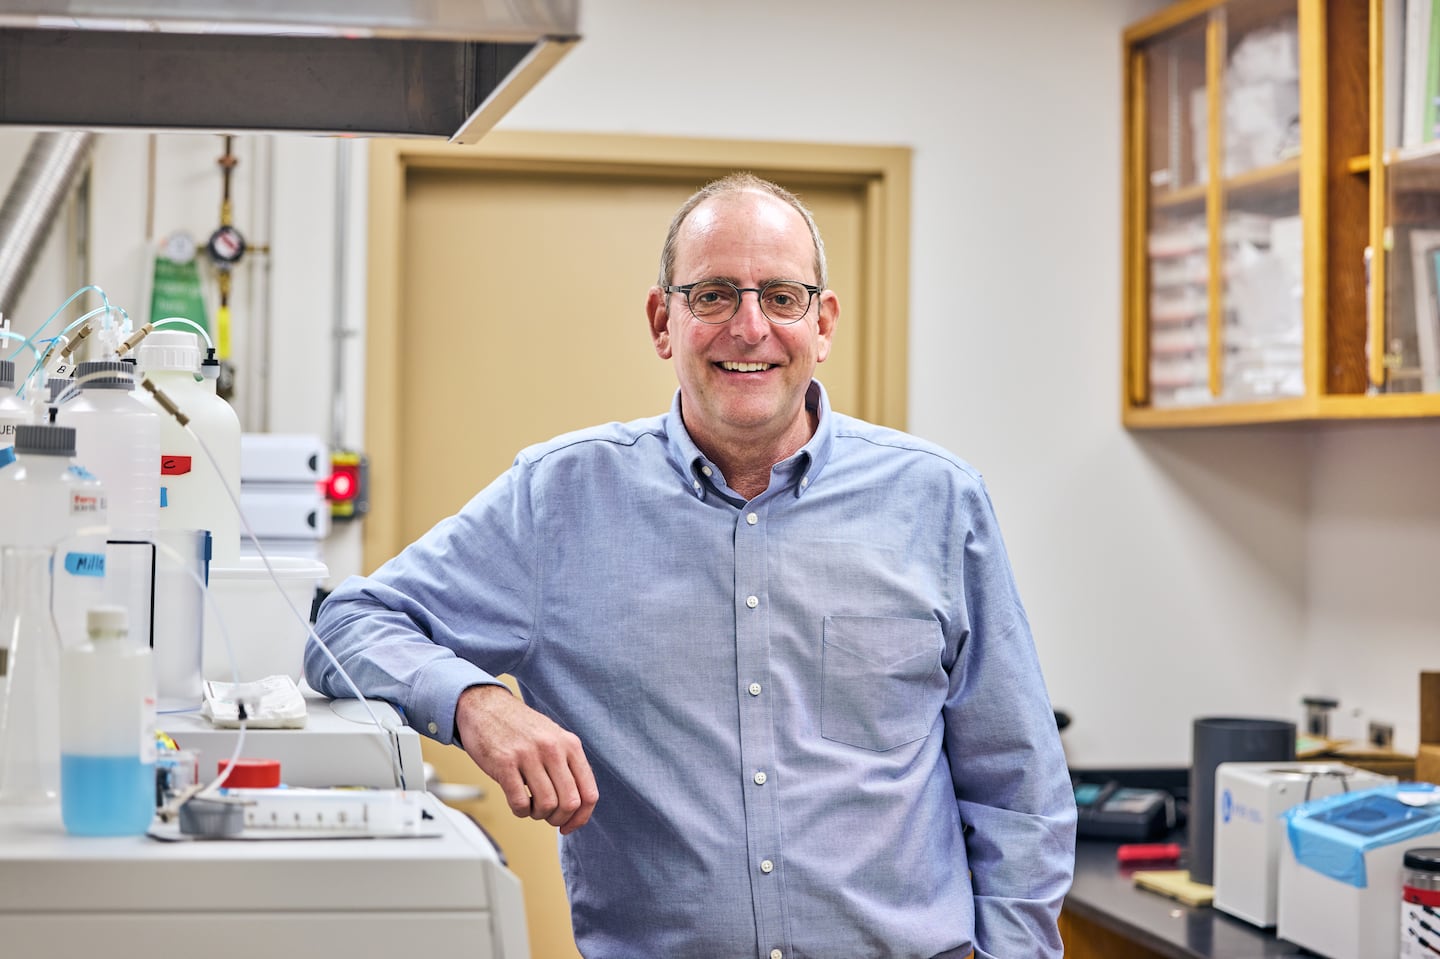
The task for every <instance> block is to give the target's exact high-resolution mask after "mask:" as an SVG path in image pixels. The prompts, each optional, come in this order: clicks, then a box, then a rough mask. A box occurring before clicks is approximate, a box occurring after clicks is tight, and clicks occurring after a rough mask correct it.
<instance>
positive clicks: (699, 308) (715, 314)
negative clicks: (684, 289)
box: [688, 280, 740, 323]
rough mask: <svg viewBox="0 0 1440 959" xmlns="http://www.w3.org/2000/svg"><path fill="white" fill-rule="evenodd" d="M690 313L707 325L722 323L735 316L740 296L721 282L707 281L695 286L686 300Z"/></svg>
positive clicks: (733, 288)
mask: <svg viewBox="0 0 1440 959" xmlns="http://www.w3.org/2000/svg"><path fill="white" fill-rule="evenodd" d="M688 302H689V303H690V312H691V313H694V314H695V318H696V319H697V320H702V321H704V322H707V323H724V322H725V321H726V320H728V319H730V317H732V316H734V315H735V308H736V307H737V306H738V305H739V303H740V294H739V292H737V291H736V289H735V287H734V286H732V285H731V284H729V283H726V282H725V281H723V280H709V281H706V282H704V283H697V284H695V286H694V288H692V289H691V290H690V296H689V299H688Z"/></svg>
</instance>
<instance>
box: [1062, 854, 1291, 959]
mask: <svg viewBox="0 0 1440 959" xmlns="http://www.w3.org/2000/svg"><path fill="white" fill-rule="evenodd" d="M1168 841H1170V842H1178V843H1180V844H1182V845H1183V844H1184V842H1185V836H1184V832H1183V831H1179V832H1177V833H1176V834H1175V835H1173V836H1171V837H1170V838H1169V840H1168ZM1119 846H1120V843H1118V842H1107V841H1104V840H1095V839H1081V840H1080V841H1079V842H1078V843H1077V844H1076V850H1075V884H1074V885H1073V886H1072V887H1071V889H1070V895H1069V896H1067V897H1066V899H1065V911H1066V912H1068V913H1071V914H1072V915H1075V916H1077V917H1080V918H1082V919H1086V920H1089V921H1090V922H1093V923H1095V924H1096V925H1099V926H1104V927H1105V928H1107V929H1110V930H1111V931H1113V932H1115V933H1118V934H1119V935H1121V936H1124V937H1125V938H1126V939H1129V940H1131V941H1133V942H1136V943H1139V944H1140V945H1142V946H1144V947H1145V948H1147V949H1150V950H1152V951H1154V952H1157V953H1159V954H1160V955H1162V956H1168V957H1171V959H1268V957H1271V956H1308V955H1311V953H1308V952H1306V951H1305V950H1304V949H1301V948H1300V947H1299V946H1296V945H1293V944H1292V943H1288V942H1285V941H1283V940H1280V939H1276V938H1275V934H1274V930H1268V931H1267V930H1264V929H1258V928H1256V927H1255V926H1252V925H1250V924H1249V923H1248V922H1245V921H1243V920H1240V919H1236V918H1234V917H1233V916H1229V915H1226V914H1225V913H1223V912H1220V911H1219V910H1217V909H1214V908H1212V907H1210V906H1198V907H1197V906H1187V905H1185V904H1184V903H1181V902H1177V901H1175V900H1174V899H1170V898H1168V897H1166V896H1162V895H1160V894H1159V893H1157V892H1151V891H1149V890H1147V889H1140V888H1137V887H1136V885H1135V882H1134V880H1133V879H1132V878H1131V876H1132V873H1133V872H1134V870H1132V869H1129V868H1128V867H1127V868H1126V869H1124V870H1123V871H1122V869H1121V867H1120V865H1119V864H1118V863H1117V862H1116V861H1115V850H1116V849H1117V848H1119ZM1183 867H1184V860H1183V859H1182V860H1181V862H1180V865H1179V866H1172V865H1168V864H1167V865H1153V864H1147V865H1144V866H1142V867H1139V868H1144V869H1174V868H1183Z"/></svg>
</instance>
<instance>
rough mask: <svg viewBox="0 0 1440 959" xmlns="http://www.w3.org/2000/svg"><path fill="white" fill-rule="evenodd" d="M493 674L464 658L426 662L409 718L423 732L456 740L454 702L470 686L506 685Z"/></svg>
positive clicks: (449, 741) (438, 738)
mask: <svg viewBox="0 0 1440 959" xmlns="http://www.w3.org/2000/svg"><path fill="white" fill-rule="evenodd" d="M504 685H505V684H504V683H502V682H500V680H498V679H496V678H495V677H494V676H491V675H490V674H489V673H487V672H485V670H483V669H481V668H480V667H479V666H476V665H475V664H474V663H470V662H466V661H465V660H463V659H458V658H457V659H441V660H437V661H436V662H434V663H431V664H430V665H429V666H427V667H426V668H425V669H424V670H423V671H422V672H421V673H420V675H419V676H418V677H417V679H416V682H415V685H414V687H413V690H414V695H413V697H412V707H411V709H410V710H407V711H406V720H407V721H408V722H409V724H410V725H411V726H412V727H413V728H414V729H415V730H416V731H417V732H419V733H420V734H421V735H422V736H428V737H430V738H431V739H433V740H435V741H436V742H441V743H445V744H446V745H453V744H455V705H456V704H457V703H458V702H459V701H460V694H461V693H463V692H464V691H465V690H467V689H469V688H470V687H471V686H504Z"/></svg>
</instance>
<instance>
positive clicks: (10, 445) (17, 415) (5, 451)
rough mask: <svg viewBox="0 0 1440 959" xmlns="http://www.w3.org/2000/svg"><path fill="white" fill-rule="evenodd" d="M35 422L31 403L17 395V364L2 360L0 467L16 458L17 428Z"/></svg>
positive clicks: (0, 367)
mask: <svg viewBox="0 0 1440 959" xmlns="http://www.w3.org/2000/svg"><path fill="white" fill-rule="evenodd" d="M33 422H34V418H33V416H32V415H31V412H30V404H29V403H26V402H25V401H24V400H22V399H20V398H19V397H17V396H16V395H15V364H14V363H13V362H11V361H10V360H0V469H4V468H5V467H6V466H9V465H10V464H11V463H12V462H14V460H15V449H14V447H15V428H16V427H18V426H24V425H25V424H27V423H33Z"/></svg>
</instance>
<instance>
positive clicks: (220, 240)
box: [205, 226, 245, 267]
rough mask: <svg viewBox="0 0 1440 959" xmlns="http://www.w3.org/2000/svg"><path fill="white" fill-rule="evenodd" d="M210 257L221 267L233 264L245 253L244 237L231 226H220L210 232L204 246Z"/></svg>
mask: <svg viewBox="0 0 1440 959" xmlns="http://www.w3.org/2000/svg"><path fill="white" fill-rule="evenodd" d="M205 248H206V250H208V251H209V253H210V257H211V258H212V259H213V260H214V261H215V262H216V263H217V264H219V265H220V266H222V267H230V266H234V265H235V264H236V263H238V262H240V258H241V257H242V256H244V255H245V238H244V237H243V236H241V235H240V231H239V230H237V229H235V228H234V227H233V226H222V227H221V228H220V229H218V230H216V231H215V232H214V233H212V234H210V242H209V243H207V244H206V246H205Z"/></svg>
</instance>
